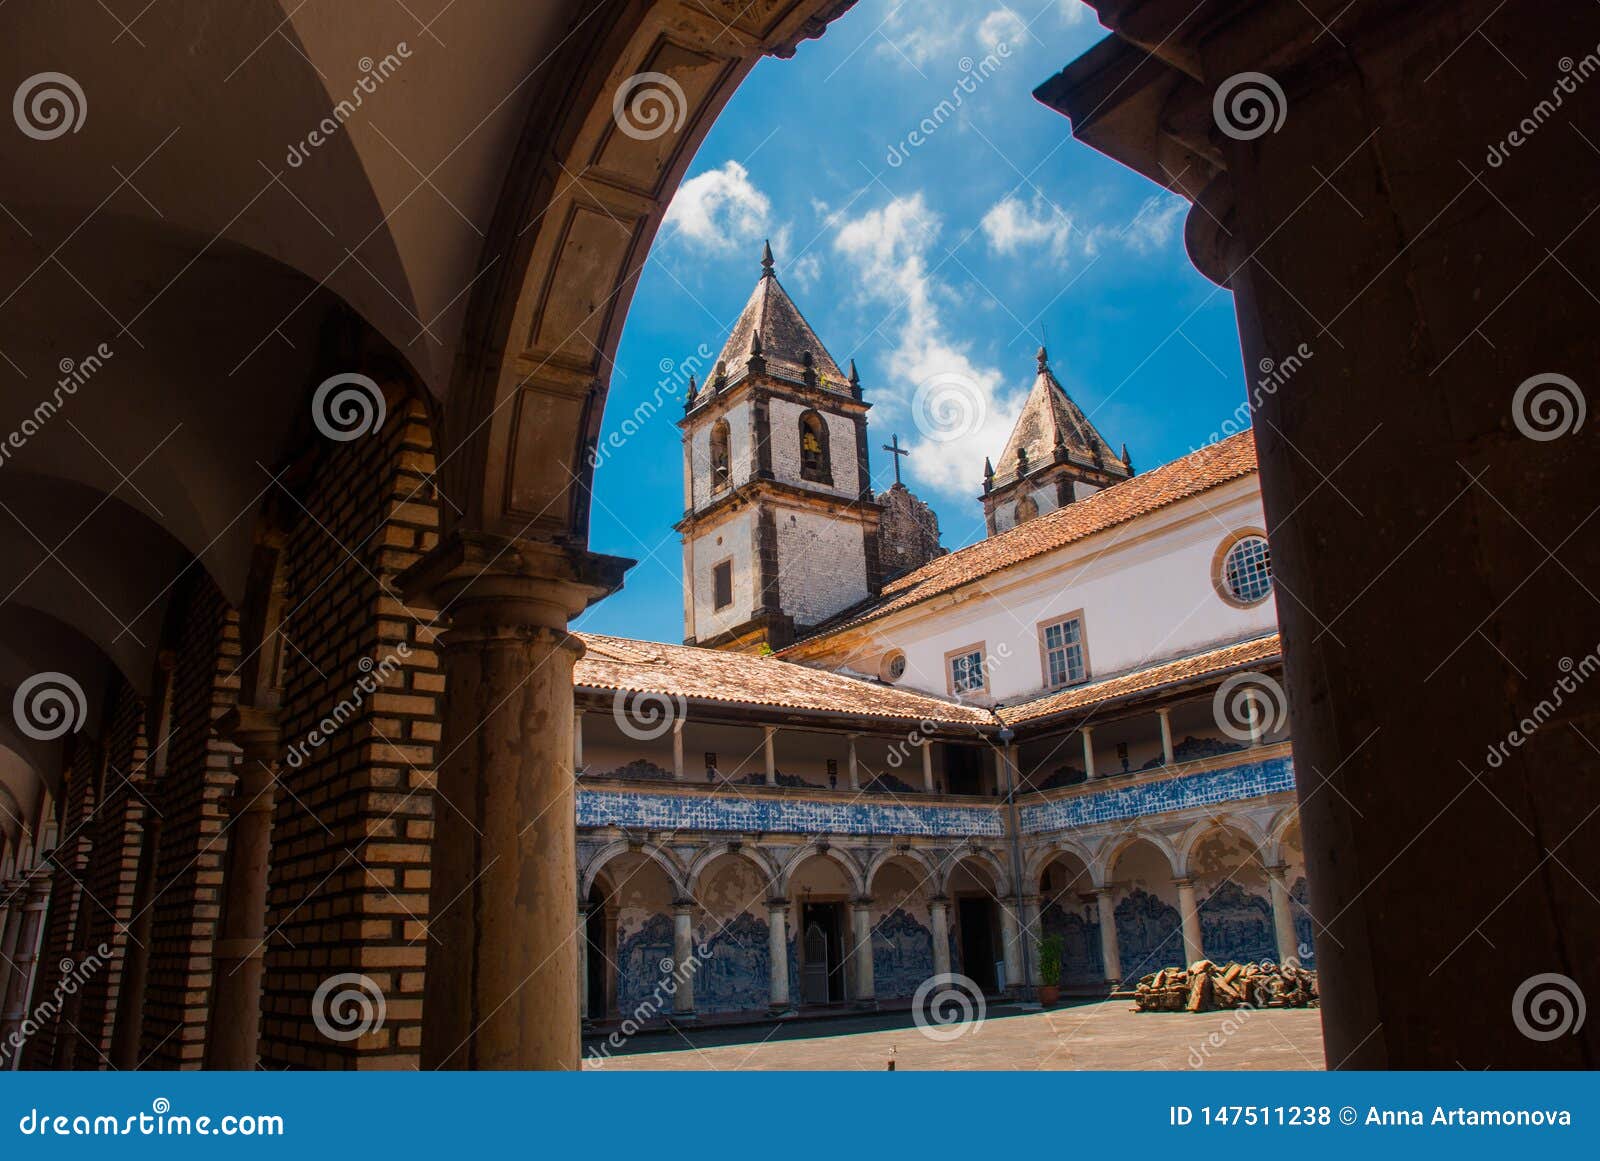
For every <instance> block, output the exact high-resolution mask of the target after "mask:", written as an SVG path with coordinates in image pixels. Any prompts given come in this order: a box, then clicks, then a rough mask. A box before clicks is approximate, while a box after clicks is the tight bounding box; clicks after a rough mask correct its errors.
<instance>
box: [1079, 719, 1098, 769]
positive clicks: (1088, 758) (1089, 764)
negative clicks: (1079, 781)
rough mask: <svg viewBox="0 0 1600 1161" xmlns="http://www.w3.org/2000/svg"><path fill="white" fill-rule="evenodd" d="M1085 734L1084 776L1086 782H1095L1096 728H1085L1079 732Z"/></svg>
mask: <svg viewBox="0 0 1600 1161" xmlns="http://www.w3.org/2000/svg"><path fill="white" fill-rule="evenodd" d="M1079 732H1080V733H1081V734H1083V775H1084V780H1085V781H1090V782H1092V781H1093V780H1094V776H1095V774H1094V727H1093V726H1084V727H1083V728H1082V730H1080V731H1079Z"/></svg>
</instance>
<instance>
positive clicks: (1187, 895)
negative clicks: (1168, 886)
mask: <svg viewBox="0 0 1600 1161" xmlns="http://www.w3.org/2000/svg"><path fill="white" fill-rule="evenodd" d="M1172 885H1173V886H1174V887H1176V888H1177V889H1178V914H1179V915H1181V916H1182V917H1183V955H1184V961H1183V966H1184V967H1188V966H1189V965H1190V964H1192V963H1194V962H1195V960H1199V959H1205V957H1206V951H1205V942H1204V940H1202V939H1201V938H1200V907H1199V905H1198V904H1197V903H1196V902H1195V898H1194V880H1193V879H1174V880H1173V881H1172Z"/></svg>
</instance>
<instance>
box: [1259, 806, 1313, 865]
mask: <svg viewBox="0 0 1600 1161" xmlns="http://www.w3.org/2000/svg"><path fill="white" fill-rule="evenodd" d="M1299 821H1300V811H1299V809H1298V808H1297V807H1293V806H1287V807H1285V808H1284V809H1283V810H1282V811H1280V812H1279V813H1278V815H1277V817H1276V818H1274V819H1273V820H1272V824H1271V825H1270V826H1268V827H1267V839H1266V842H1265V844H1264V845H1263V846H1262V853H1263V855H1264V857H1265V858H1266V861H1267V863H1268V865H1273V864H1278V863H1286V862H1288V861H1289V860H1288V859H1286V858H1284V854H1283V847H1284V840H1285V839H1287V838H1288V837H1289V831H1290V829H1291V828H1293V826H1294V825H1295V824H1296V823H1297V822H1299ZM1303 854H1304V852H1302V855H1303Z"/></svg>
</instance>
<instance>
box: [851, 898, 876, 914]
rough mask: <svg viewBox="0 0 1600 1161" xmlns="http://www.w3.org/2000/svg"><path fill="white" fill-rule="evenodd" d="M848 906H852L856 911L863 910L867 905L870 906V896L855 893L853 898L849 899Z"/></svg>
mask: <svg viewBox="0 0 1600 1161" xmlns="http://www.w3.org/2000/svg"><path fill="white" fill-rule="evenodd" d="M850 906H852V907H854V908H855V909H856V910H857V911H865V910H866V909H867V908H868V907H871V906H872V896H871V895H857V896H856V897H855V898H853V899H851V900H850Z"/></svg>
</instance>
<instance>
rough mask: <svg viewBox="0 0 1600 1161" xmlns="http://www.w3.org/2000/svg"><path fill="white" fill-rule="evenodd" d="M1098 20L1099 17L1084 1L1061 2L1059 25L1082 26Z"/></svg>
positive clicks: (1062, 0) (1064, 0)
mask: <svg viewBox="0 0 1600 1161" xmlns="http://www.w3.org/2000/svg"><path fill="white" fill-rule="evenodd" d="M1099 19H1100V17H1099V15H1098V14H1097V13H1096V12H1095V10H1094V9H1093V8H1090V7H1089V5H1088V4H1086V3H1084V0H1061V23H1063V24H1066V25H1073V24H1084V23H1087V22H1089V21H1092V20H1099Z"/></svg>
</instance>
